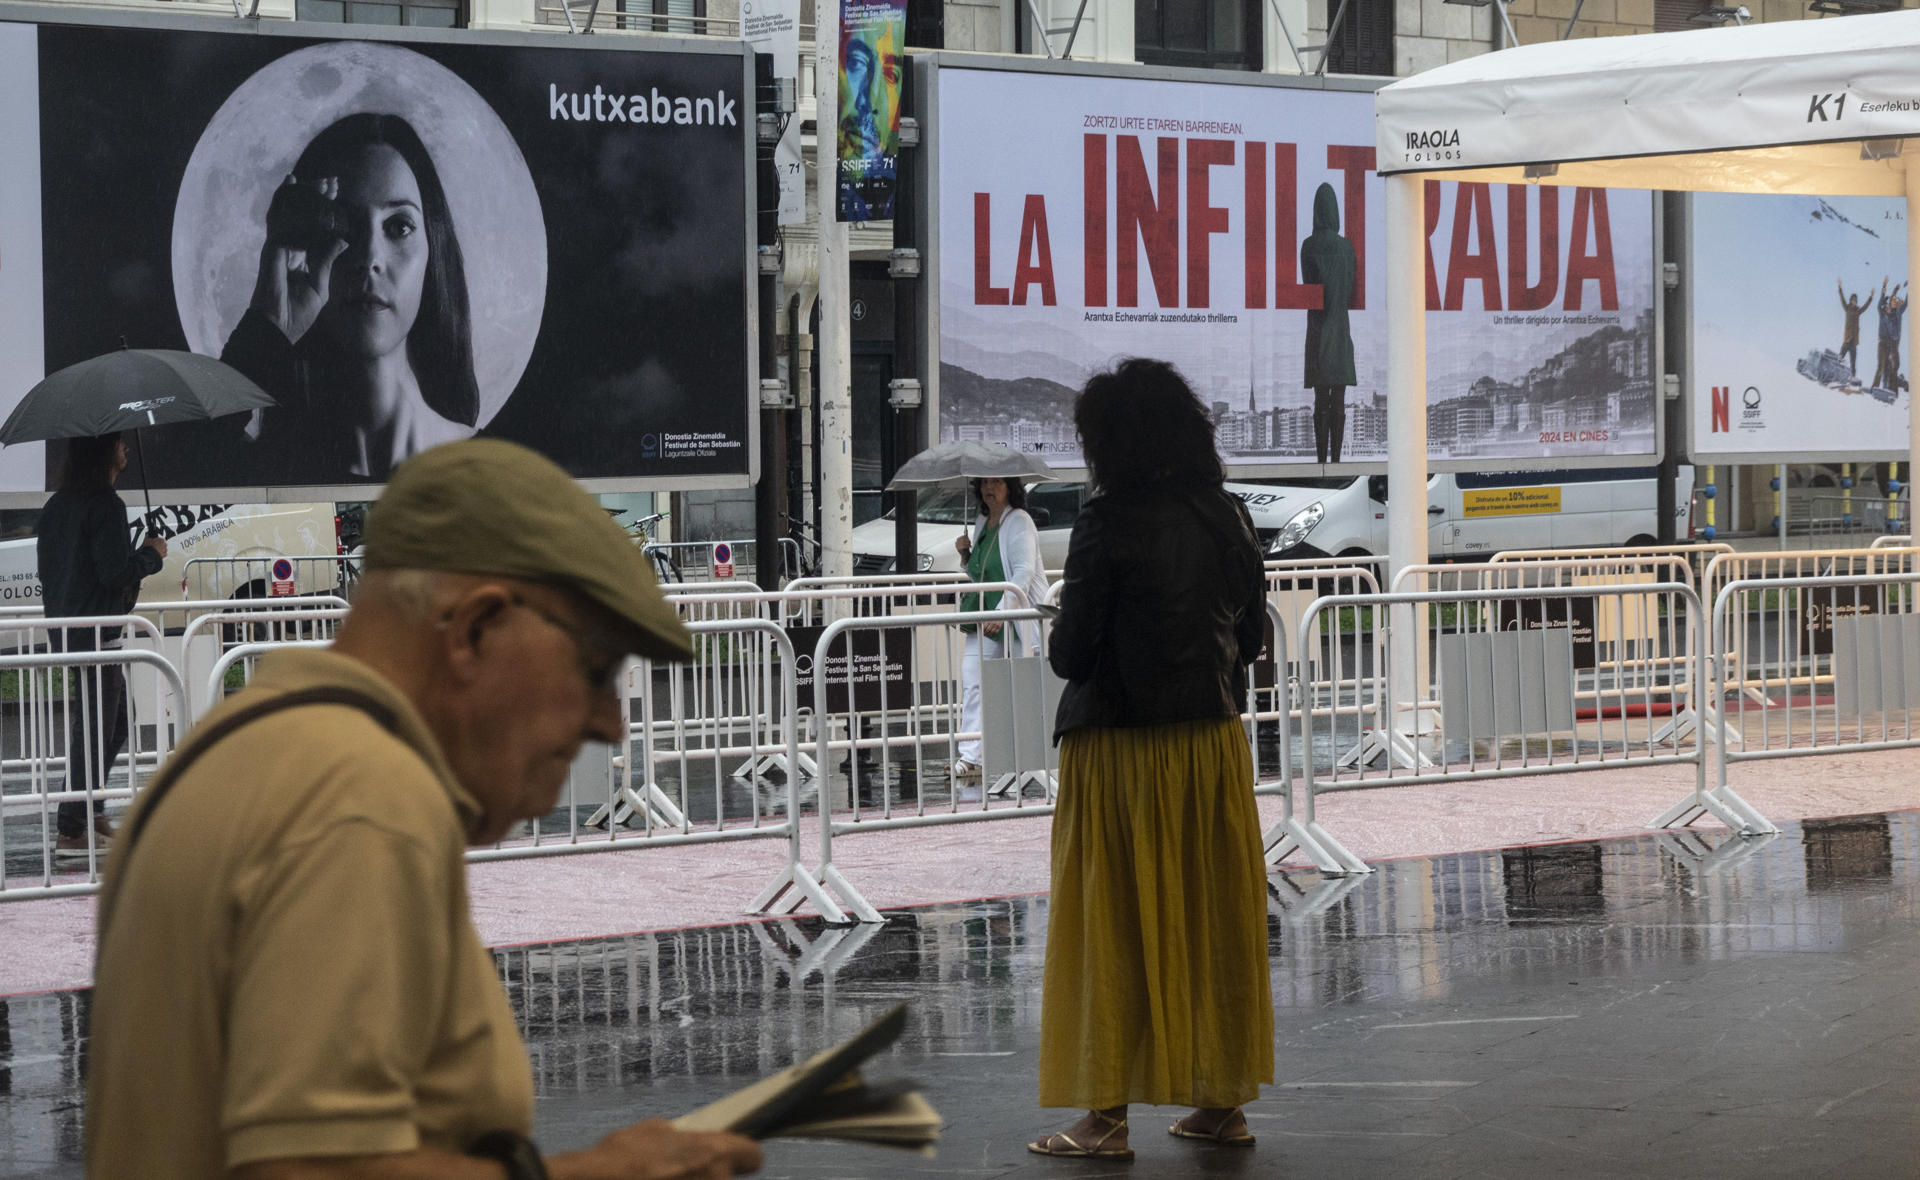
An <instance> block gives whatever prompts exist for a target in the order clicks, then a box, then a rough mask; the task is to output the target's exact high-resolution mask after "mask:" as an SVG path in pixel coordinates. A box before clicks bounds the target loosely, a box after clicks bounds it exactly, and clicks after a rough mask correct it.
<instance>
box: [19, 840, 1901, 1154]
mask: <svg viewBox="0 0 1920 1180" xmlns="http://www.w3.org/2000/svg"><path fill="white" fill-rule="evenodd" d="M1784 826H1785V831H1784V833H1783V834H1782V835H1780V836H1779V837H1776V838H1773V839H1771V840H1759V841H1752V840H1749V841H1741V840H1739V839H1737V838H1734V837H1730V836H1726V835H1725V834H1723V833H1717V832H1716V833H1686V834H1682V835H1671V834H1667V835H1661V836H1641V837H1632V838H1625V839H1617V840H1603V841H1594V842H1580V843H1563V844H1550V845H1544V846H1537V847H1529V848H1517V849H1506V850H1497V851H1492V852H1481V853H1464V854H1453V855H1445V856H1433V857H1420V858H1410V859H1405V860H1398V861H1388V862H1383V863H1381V864H1380V865H1379V869H1378V871H1377V872H1375V873H1373V874H1371V875H1367V876H1362V877H1348V878H1340V879H1329V880H1322V879H1320V878H1318V877H1316V876H1315V875H1313V874H1311V873H1295V874H1289V875H1288V876H1286V877H1278V876H1276V877H1274V878H1271V879H1270V881H1271V882H1272V885H1273V891H1272V894H1271V899H1270V906H1269V910H1270V917H1269V926H1268V930H1269V940H1270V946H1271V956H1272V957H1271V962H1272V970H1273V983H1274V998H1275V1003H1276V1006H1277V1012H1276V1048H1277V1061H1278V1069H1279V1073H1278V1077H1277V1079H1276V1083H1277V1084H1276V1085H1274V1086H1273V1087H1270V1088H1269V1089H1268V1090H1267V1091H1266V1094H1265V1097H1264V1098H1263V1100H1262V1101H1261V1102H1260V1103H1259V1104H1257V1105H1256V1106H1254V1107H1252V1108H1250V1109H1249V1112H1248V1113H1249V1118H1250V1124H1251V1127H1252V1129H1253V1131H1254V1132H1255V1133H1256V1134H1257V1135H1258V1136H1260V1144H1259V1146H1258V1147H1257V1148H1256V1149H1255V1150H1253V1151H1251V1152H1248V1151H1236V1150H1232V1149H1226V1148H1206V1147H1201V1146H1199V1145H1195V1144H1191V1143H1186V1142H1182V1141H1177V1140H1174V1139H1171V1138H1169V1137H1168V1136H1166V1135H1165V1134H1164V1133H1163V1129H1164V1126H1165V1124H1166V1123H1167V1122H1168V1121H1170V1118H1171V1117H1172V1115H1173V1113H1174V1112H1172V1111H1170V1110H1154V1109H1146V1108H1135V1111H1134V1139H1133V1141H1134V1146H1135V1147H1136V1149H1137V1150H1138V1152H1139V1159H1138V1160H1137V1161H1136V1162H1135V1163H1133V1164H1132V1165H1122V1164H1089V1163H1086V1162H1084V1161H1069V1160H1049V1159H1043V1158H1040V1157H1036V1156H1031V1155H1029V1154H1027V1153H1026V1152H1025V1151H1024V1149H1023V1146H1022V1145H1023V1144H1024V1143H1025V1142H1026V1141H1027V1140H1029V1139H1031V1138H1034V1137H1036V1136H1037V1135H1039V1134H1041V1133H1043V1132H1044V1131H1046V1130H1048V1129H1053V1128H1055V1127H1057V1126H1060V1125H1064V1122H1065V1120H1066V1119H1067V1117H1068V1115H1067V1113H1066V1112H1051V1111H1043V1110H1040V1109H1038V1108H1036V1107H1035V1106H1034V1103H1033V1095H1034V1090H1035V1073H1036V1069H1037V1059H1036V1052H1037V1049H1036V1047H1037V1043H1038V1021H1039V1018H1040V970H1041V964H1042V960H1043V956H1044V950H1045V938H1046V910H1047V901H1046V899H1045V898H1044V897H1037V896H1036V897H1024V898H1014V899H1005V900H995V901H983V902H975V903H969V904H958V905H944V906H933V907H925V908H917V909H911V910H901V911H894V912H890V913H889V915H888V918H889V920H888V922H887V923H886V924H885V925H884V926H881V927H853V928H844V927H842V928H830V927H825V926H823V925H822V924H820V923H819V922H817V921H814V920H800V921H788V922H760V923H749V924H736V925H727V926H716V927H710V928H705V929H695V930H681V931H672V932H667V933H659V934H649V935H633V936H628V937H624V938H617V939H600V940H591V941H582V942H570V943H548V944H540V945H533V946H524V947H514V948H508V949H502V950H499V951H497V952H496V960H497V962H498V964H499V966H500V970H501V973H502V976H503V978H504V979H505V980H506V982H507V985H508V988H509V991H510V993H511V996H512V999H513V1003H514V1006H515V1010H516V1012H517V1013H518V1014H519V1017H520V1020H521V1022H522V1026H523V1029H524V1031H525V1033H526V1036H527V1040H528V1042H529V1045H530V1047H531V1051H532V1057H533V1062H534V1070H535V1075H536V1082H537V1086H538V1093H539V1095H540V1105H539V1115H538V1120H539V1121H538V1134H537V1137H538V1138H539V1139H540V1140H541V1142H543V1143H544V1144H546V1145H547V1146H549V1147H551V1148H556V1149H558V1148H567V1147H574V1146H581V1145H584V1144H586V1143H588V1142H590V1141H591V1140H592V1139H594V1138H595V1137H596V1136H597V1135H598V1134H599V1133H600V1132H602V1131H604V1130H605V1129H607V1128H609V1127H611V1126H613V1125H615V1124H617V1123H619V1122H622V1121H625V1120H629V1119H632V1118H637V1117H642V1116H645V1115H653V1114H659V1115H672V1114H676V1113H680V1112H683V1111H685V1110H689V1109H692V1108H693V1107H695V1106H698V1105H700V1104H702V1103H704V1102H706V1101H708V1100H710V1099H712V1098H715V1097H718V1096H720V1095H721V1094H723V1093H725V1092H727V1091H729V1090H731V1089H734V1088H737V1087H738V1086H740V1085H743V1084H745V1083H746V1082H748V1081H750V1080H752V1079H754V1078H756V1077H758V1076H760V1075H762V1074H764V1073H767V1072H769V1071H772V1070H775V1069H778V1068H781V1067H783V1066H785V1065H787V1064H790V1063H791V1062H792V1061H793V1060H794V1059H795V1058H796V1056H797V1055H802V1054H805V1053H807V1052H810V1051H811V1050H813V1049H815V1048H817V1047H819V1046H820V1045H822V1044H824V1043H826V1042H827V1041H829V1040H831V1039H834V1038H837V1037H840V1036H844V1035H846V1034H848V1033H851V1032H852V1031H853V1030H855V1029H856V1028H857V1027H859V1026H860V1025H861V1024H863V1023H865V1022H866V1021H867V1020H868V1019H870V1018H871V1017H873V1016H875V1015H877V1014H878V1013H879V1012H880V1011H882V1010H883V1009H884V1008H885V1007H887V1006H890V1005H891V1004H893V1003H895V1002H898V1001H902V1000H904V1001H907V1002H908V1003H909V1004H910V1005H911V1007H912V1023H911V1025H910V1029H909V1032H908V1034H907V1036H906V1038H905V1039H904V1040H903V1041H902V1043H901V1044H900V1045H899V1046H897V1047H896V1048H895V1049H894V1050H893V1051H892V1052H891V1053H890V1054H888V1055H886V1056H885V1057H884V1058H883V1059H882V1060H881V1061H880V1062H879V1063H878V1064H877V1066H876V1067H875V1069H874V1071H873V1072H874V1073H876V1074H878V1075H881V1076H885V1075H891V1074H900V1075H907V1076H912V1077H915V1078H918V1079H921V1080H922V1081H923V1082H924V1083H925V1086H926V1090H927V1093H928V1096H929V1098H930V1099H931V1100H932V1101H933V1103H934V1105H935V1106H936V1107H938V1108H939V1109H940V1111H941V1112H942V1114H943V1115H944V1116H945V1117H946V1118H947V1120H948V1127H947V1130H946V1134H945V1136H944V1138H943V1141H942V1149H941V1152H940V1156H939V1158H938V1159H937V1160H934V1161H927V1160H923V1159H921V1158H919V1157H917V1156H912V1155H905V1154H897V1153H893V1152H888V1151H883V1150H880V1149H872V1148H860V1147H848V1146H844V1145H820V1144H811V1143H800V1142H786V1141H775V1142H773V1143H771V1144H770V1145H769V1148H768V1165H767V1168H766V1171H765V1175H768V1176H773V1177H796V1178H809V1180H829V1178H838V1177H891V1176H916V1175H967V1176H984V1177H996V1176H1007V1175H1015V1174H1017V1175H1020V1176H1023V1177H1047V1176H1056V1175H1057V1176H1068V1177H1074V1178H1076V1180H1077V1178H1080V1177H1092V1176H1118V1175H1133V1176H1139V1177H1148V1176H1155V1177H1157V1176H1190V1175H1206V1176H1212V1175H1222V1176H1226V1175H1233V1176H1261V1177H1265V1176H1310V1177H1340V1176H1354V1177H1362V1176H1366V1177H1373V1176H1415V1177H1429V1176H1431V1177H1463V1178H1464V1177H1522V1176H1526V1177H1535V1176H1539V1175H1543V1174H1553V1173H1555V1172H1558V1173H1561V1174H1564V1175H1568V1176H1579V1177H1610V1176H1621V1177H1627V1176H1633V1177H1644V1176H1667V1175H1672V1176H1706V1177H1713V1176H1728V1177H1733V1176H1739V1177H1754V1176H1769V1177H1771V1176H1779V1177H1814V1176H1847V1177H1882V1176H1885V1177H1896V1176H1897V1177H1911V1176H1915V1175H1920V920H1917V919H1920V904H1917V903H1920V813H1917V812H1913V811H1902V812H1894V813H1891V814H1883V815H1867V816H1857V817H1846V818H1841V819H1828V820H1807V821H1804V822H1801V823H1794V824H1787V825H1784ZM86 1003H87V996H86V993H85V992H59V993H50V994H45V995H34V996H17V997H11V998H7V999H0V1175H6V1176H18V1177H35V1178H40V1177H44V1178H49V1180H51V1178H56V1177H57V1178H61V1180H65V1178H69V1177H78V1176H79V1175H80V1169H79V1166H78V1164H77V1163H76V1162H75V1160H76V1157H77V1154H78V1150H79V1143H80V1135H81V1126H82V1122H81V1120H82V1117H83V1111H82V1105H81V1100H80V1099H81V1094H82V1091H83V1086H84V1083H83V1076H84V1073H83V1071H84V1053H85V1035H84V1029H85V1013H86Z"/></svg>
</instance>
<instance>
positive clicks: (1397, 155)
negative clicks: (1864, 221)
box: [1374, 10, 1920, 197]
mask: <svg viewBox="0 0 1920 1180" xmlns="http://www.w3.org/2000/svg"><path fill="white" fill-rule="evenodd" d="M1916 63H1920V11H1917V10H1909V11H1904V12H1888V13H1879V14H1875V15H1871V16H1850V17H1845V18H1841V19H1837V20H1817V21H1783V22H1780V23H1777V24H1768V25H1747V26H1744V27H1740V28H1722V29H1697V30H1692V31H1688V32H1684V33H1653V34H1648V35H1645V36H1638V37H1601V38H1587V39H1583V40H1579V41H1556V42H1552V43H1549V44H1542V45H1529V46H1525V47H1523V48H1516V49H1509V50H1504V51H1502V52H1499V53H1489V54H1484V55H1482V56H1479V57H1472V58H1468V59H1466V60H1464V61H1458V62H1454V63H1453V64H1451V65H1446V66H1441V67H1439V68H1437V69H1433V70H1429V71H1427V72H1426V73H1424V74H1418V75H1416V76H1414V77H1411V78H1406V79H1403V80H1401V81H1399V82H1395V83H1393V84H1392V85H1390V86H1387V87H1385V88H1384V89H1382V90H1381V91H1380V92H1379V94H1378V97H1377V100H1376V104H1375V107H1374V119H1375V122H1376V128H1377V136H1376V139H1377V142H1378V163H1379V169H1380V172H1381V173H1382V174H1383V175H1392V174H1394V173H1399V172H1430V171H1438V170H1446V171H1447V173H1448V179H1450V180H1490V181H1497V182H1505V183H1514V182H1519V181H1522V180H1524V179H1528V177H1527V176H1525V174H1524V171H1523V169H1524V166H1525V165H1543V164H1552V165H1558V169H1557V171H1555V172H1554V173H1553V174H1552V178H1551V181H1550V183H1553V184H1581V185H1596V186H1611V187H1614V188H1647V189H1670V190H1676V191H1679V190H1686V191H1714V192H1761V193H1814V194H1819V195H1822V196H1828V195H1860V196H1883V197H1884V196H1895V197H1897V196H1903V195H1905V193H1906V191H1907V186H1906V174H1905V170H1904V169H1903V168H1902V167H1901V165H1900V161H1899V160H1898V159H1890V158H1872V157H1884V156H1887V155H1889V154H1891V153H1892V152H1893V151H1894V150H1896V149H1895V148H1894V146H1893V145H1891V144H1888V145H1886V146H1885V147H1884V148H1878V147H1877V146H1876V147H1874V148H1870V149H1869V150H1868V151H1867V152H1865V153H1863V152H1862V150H1861V145H1860V142H1859V141H1861V140H1882V139H1884V140H1896V139H1899V138H1902V137H1905V136H1909V135H1914V136H1920V72H1917V71H1916V68H1915V67H1916ZM1863 156H1864V157H1867V158H1863ZM1463 170H1471V172H1472V174H1471V175H1466V174H1464V173H1463Z"/></svg>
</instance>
